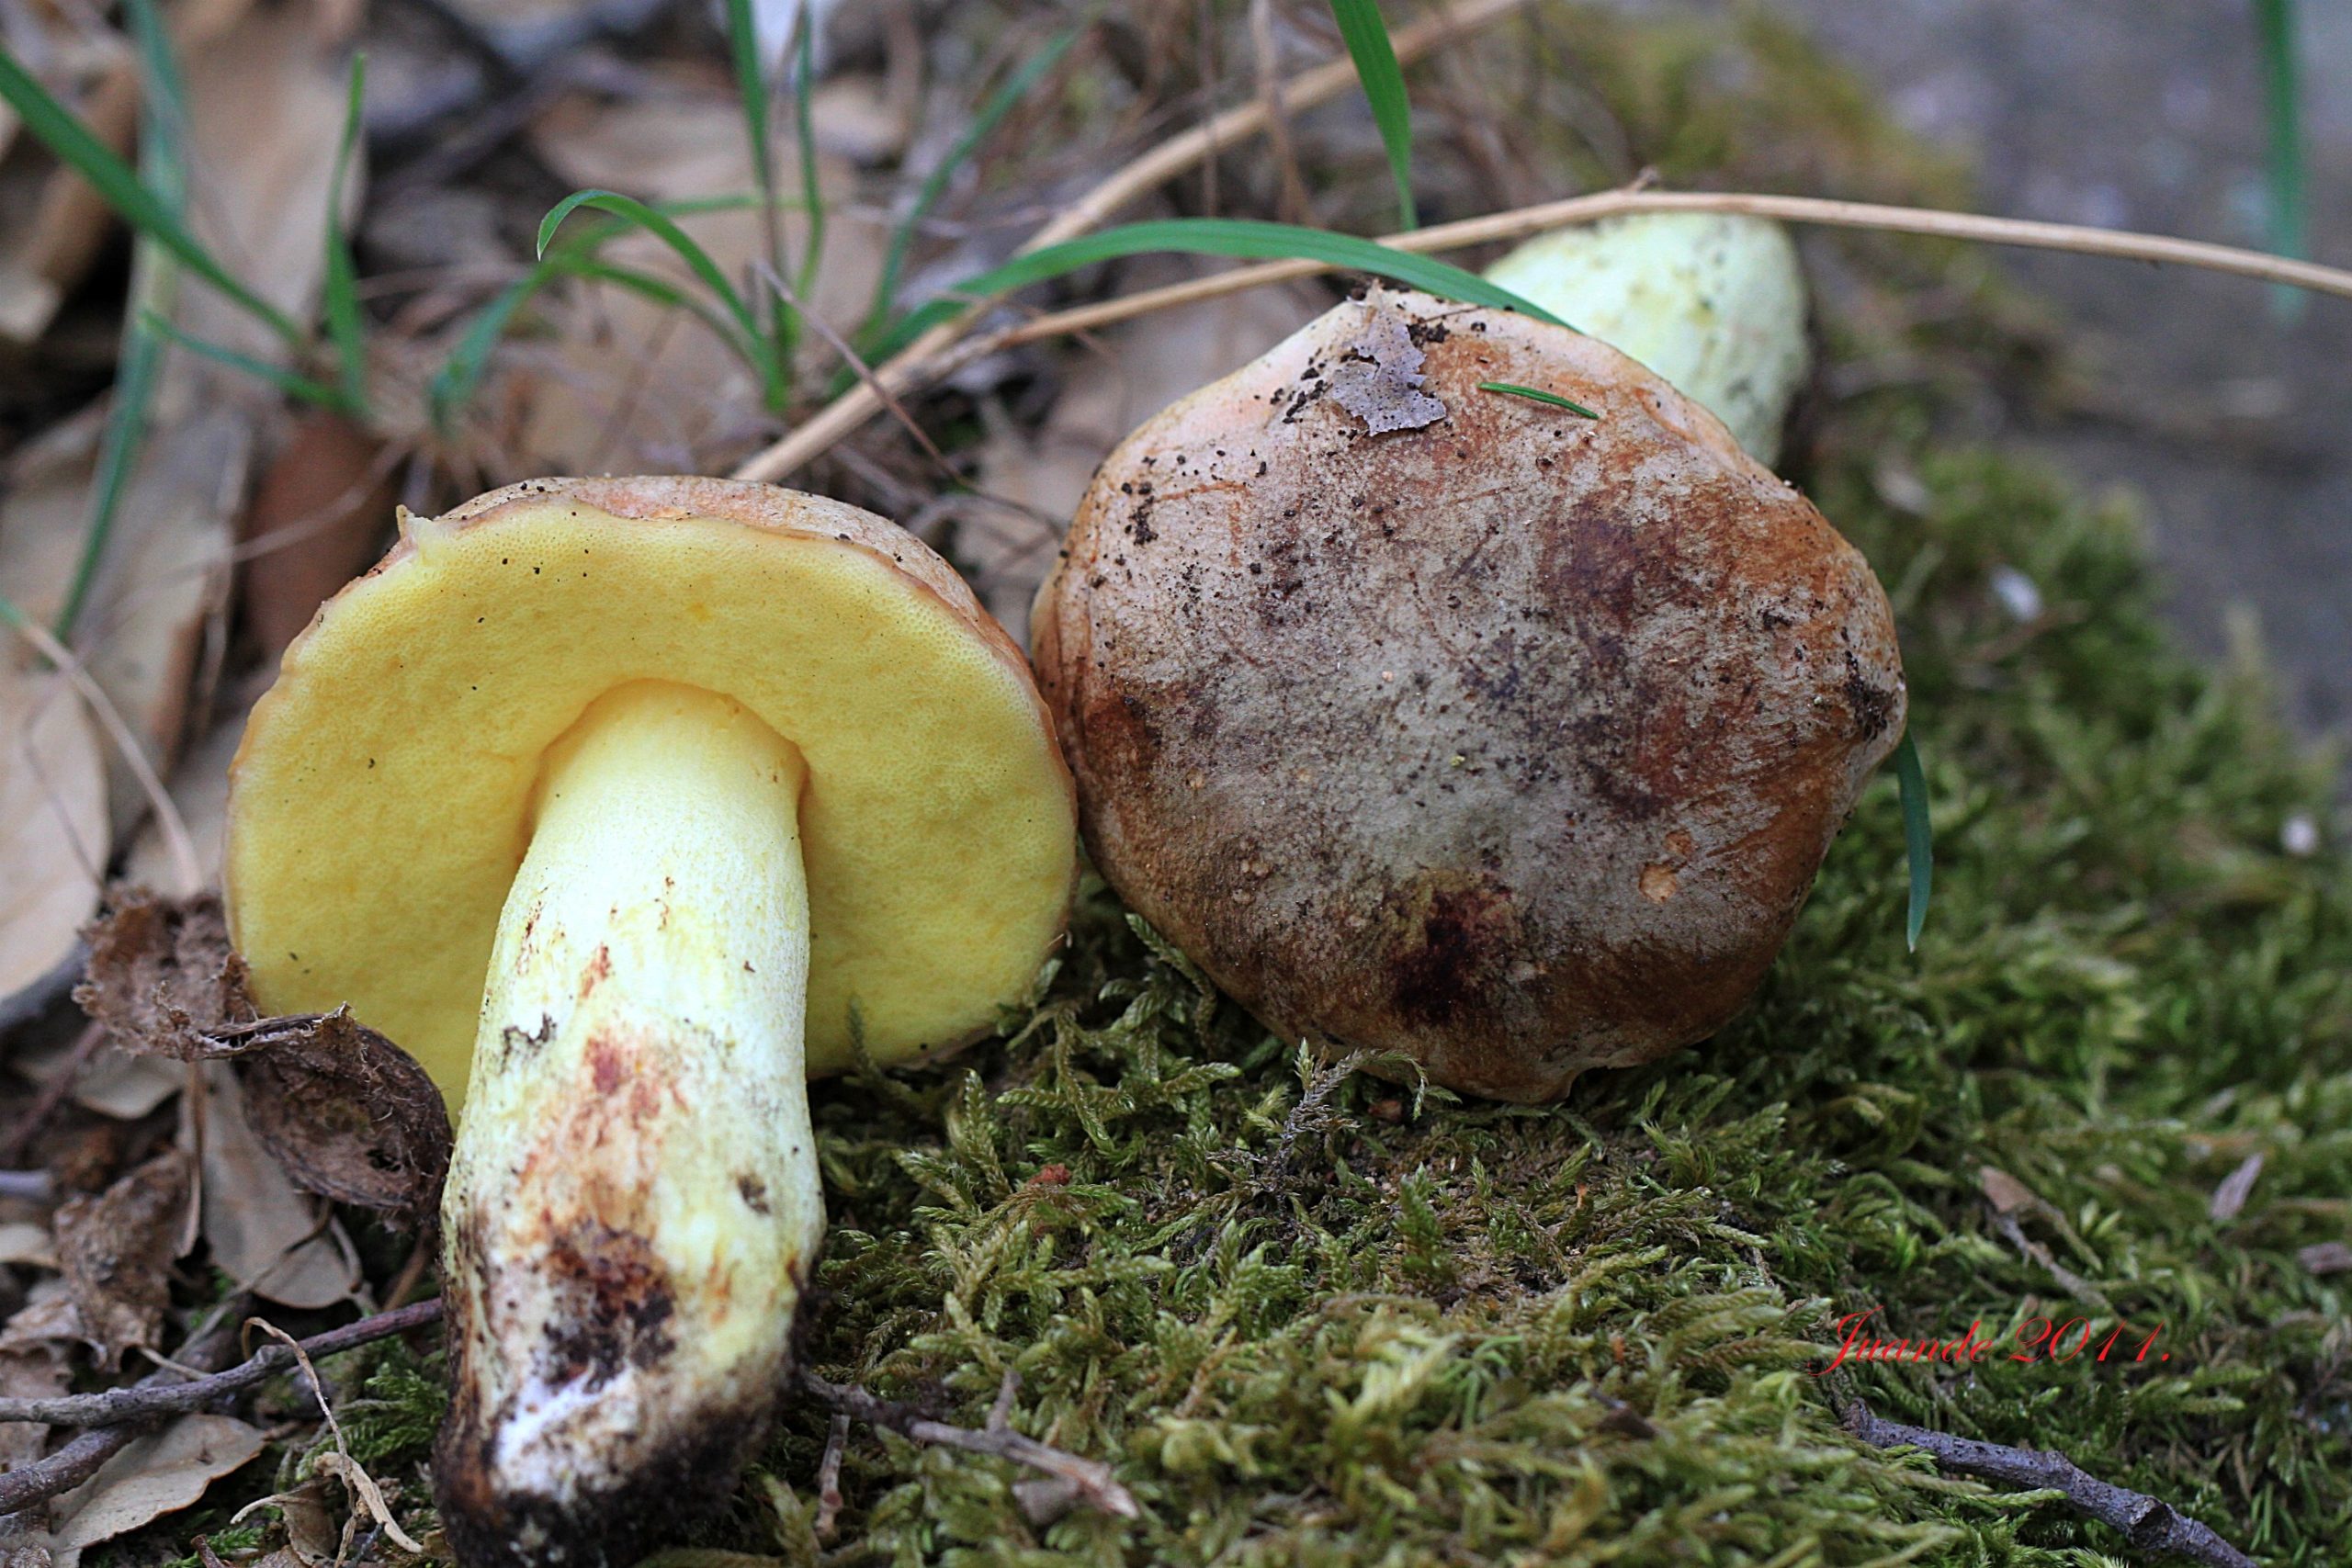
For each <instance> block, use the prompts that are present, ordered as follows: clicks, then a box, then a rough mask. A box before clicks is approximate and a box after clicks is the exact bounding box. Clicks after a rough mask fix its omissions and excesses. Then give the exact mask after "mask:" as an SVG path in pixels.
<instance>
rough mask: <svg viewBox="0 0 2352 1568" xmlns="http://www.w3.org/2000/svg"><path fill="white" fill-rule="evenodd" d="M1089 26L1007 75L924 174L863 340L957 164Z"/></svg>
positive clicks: (892, 297)
mask: <svg viewBox="0 0 2352 1568" xmlns="http://www.w3.org/2000/svg"><path fill="white" fill-rule="evenodd" d="M1084 30H1085V29H1084V28H1083V26H1078V27H1069V28H1063V29H1062V30H1061V31H1060V32H1058V33H1057V34H1055V35H1054V37H1053V38H1052V39H1050V40H1049V41H1048V42H1047V43H1046V47H1045V48H1043V49H1041V50H1039V51H1037V52H1036V53H1035V54H1033V55H1031V56H1030V57H1029V58H1028V59H1027V60H1025V61H1023V62H1022V63H1021V69H1020V70H1018V71H1015V72H1014V73H1012V75H1010V76H1008V77H1006V78H1005V79H1004V81H1003V82H1002V83H1001V85H999V86H998V87H997V90H996V91H995V92H993V93H991V94H989V98H988V101H987V102H986V103H984V104H982V105H981V106H980V109H979V112H978V114H976V115H974V116H973V117H972V122H971V124H969V125H967V126H966V127H965V128H964V134H963V135H962V136H960V137H958V138H956V145H955V146H953V147H951V148H949V149H948V151H947V156H946V157H944V158H942V159H941V160H940V161H939V164H938V166H937V167H936V168H934V169H933V170H932V171H931V174H930V175H928V176H927V177H926V178H925V179H924V180H923V182H922V189H921V190H919V191H917V192H916V193H915V199H914V205H913V206H911V207H910V208H908V209H907V215H906V216H905V217H904V218H902V219H900V220H899V226H898V227H897V229H895V230H894V231H892V232H891V235H890V249H889V251H888V254H886V255H885V256H884V257H883V258H882V275H881V276H879V277H877V278H876V279H875V280H874V302H873V303H872V304H871V305H869V306H868V307H866V312H865V325H864V326H863V327H861V328H860V329H858V336H859V338H860V339H861V340H862V341H866V342H871V341H874V340H875V339H876V338H878V337H879V336H880V334H881V332H882V323H883V321H884V320H885V319H887V318H888V315H889V313H890V307H891V305H892V304H893V303H894V302H895V301H896V300H897V299H898V297H899V278H900V277H901V276H904V275H905V273H906V267H907V253H908V252H909V251H910V250H911V249H912V248H913V246H914V238H915V231H916V230H917V229H918V228H919V227H921V226H922V220H924V219H925V218H927V217H929V216H930V215H931V209H933V207H935V206H937V205H938V203H939V198H940V197H942V196H944V195H945V194H946V191H947V182H948V181H949V180H952V179H954V178H955V177H956V170H958V169H960V168H962V167H963V166H964V165H965V164H967V163H969V162H970V161H971V158H972V155H973V154H974V153H975V152H978V151H979V149H980V146H981V144H982V143H984V142H985V141H988V139H989V137H990V136H991V135H993V134H994V133H995V131H996V128H997V127H998V126H999V125H1000V124H1001V123H1002V122H1003V120H1004V118H1005V116H1007V115H1009V114H1011V113H1012V111H1013V109H1014V108H1015V107H1018V106H1019V105H1020V103H1021V100H1022V99H1023V98H1025V97H1027V96H1029V89H1030V88H1032V87H1035V85H1037V83H1038V80H1039V79H1040V78H1041V77H1043V76H1044V75H1045V74H1046V72H1048V71H1051V70H1052V69H1053V68H1054V67H1055V66H1056V65H1058V64H1059V63H1061V58H1062V56H1063V55H1065V54H1068V53H1069V47H1070V45H1071V44H1073V43H1076V42H1077V41H1078V39H1079V35H1080V33H1081V32H1082V31H1084Z"/></svg>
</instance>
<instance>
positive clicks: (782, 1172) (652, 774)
mask: <svg viewBox="0 0 2352 1568" xmlns="http://www.w3.org/2000/svg"><path fill="white" fill-rule="evenodd" d="M233 778H234V784H233V788H232V799H231V804H230V812H229V829H228V833H229V837H228V852H227V863H226V878H227V883H228V888H229V913H230V918H231V921H232V931H233V934H234V936H235V939H236V942H237V944H238V946H239V948H240V949H241V951H242V952H243V954H244V956H245V958H246V960H247V962H248V963H249V964H250V965H251V968H252V977H253V983H254V990H255V993H256V995H257V998H258V999H259V1000H260V1002H261V1003H262V1005H263V1006H264V1007H266V1008H267V1009H269V1010H273V1011H277V1012H300V1011H311V1010H324V1009H328V1008H332V1007H334V1006H337V1005H340V1004H344V1003H348V1004H350V1006H351V1008H352V1010H353V1011H354V1013H355V1014H356V1016H357V1017H358V1018H359V1019H360V1020H361V1021H365V1022H367V1023H368V1024H369V1025H370V1026H372V1027H373V1028H375V1029H377V1030H378V1031H379V1032H383V1033H385V1034H387V1035H389V1036H390V1037H391V1038H393V1039H394V1040H396V1041H399V1042H401V1043H403V1044H404V1045H406V1046H407V1047H408V1048H409V1049H410V1050H411V1051H412V1052H413V1054H414V1055H416V1056H417V1057H418V1058H419V1059H420V1060H421V1061H422V1062H423V1063H424V1066H426V1068H427V1069H428V1070H429V1071H431V1073H432V1074H433V1076H434V1077H435V1080H436V1081H437V1082H438V1083H439V1084H440V1085H441V1087H442V1089H443V1090H444V1092H445V1093H446V1094H447V1096H448V1097H449V1098H450V1100H452V1101H453V1103H454V1102H457V1101H458V1100H460V1097H462V1100H463V1106H464V1114H463V1118H462V1121H461V1122H460V1126H459V1130H458V1143H457V1154H456V1159H455V1163H454V1165H453V1167H452V1168H451V1172H450V1178H449V1182H448V1187H447V1193H446V1196H445V1199H444V1202H443V1208H442V1224H443V1226H444V1234H445V1236H446V1238H447V1239H446V1243H445V1247H446V1252H445V1257H444V1264H443V1275H444V1279H443V1284H444V1290H445V1292H446V1295H447V1301H448V1303H449V1308H448V1321H449V1337H450V1347H451V1357H450V1369H451V1371H450V1376H451V1381H452V1385H453V1395H454V1397H453V1400H452V1404H451V1409H450V1413H449V1416H448V1418H447V1422H446V1423H445V1425H444V1426H443V1427H442V1430H441V1435H440V1438H439V1442H438V1444H437V1446H436V1448H435V1459H434V1483H435V1495H436V1497H437V1499H438V1502H439V1505H440V1508H441V1517H442V1522H443V1524H444V1526H445V1527H446V1529H447V1533H448V1538H449V1540H450V1543H451V1546H452V1547H453V1548H454V1550H455V1551H456V1554H457V1556H458V1560H459V1562H462V1563H465V1564H467V1565H469V1568H481V1565H487V1564H556V1563H563V1564H575V1563H588V1564H598V1563H615V1564H623V1563H628V1562H633V1561H635V1559H636V1558H637V1557H638V1556H639V1554H640V1553H641V1552H642V1551H644V1550H645V1549H646V1548H647V1547H648V1546H650V1545H651V1544H655V1543H657V1542H658V1541H659V1540H661V1539H662V1535H663V1534H664V1532H665V1531H668V1530H670V1529H673V1528H674V1527H675V1524H676V1523H677V1522H678V1520H679V1518H680V1516H681V1514H682V1512H684V1511H686V1510H689V1509H691V1508H692V1507H693V1506H697V1505H701V1504H706V1503H708V1502H711V1501H715V1500H716V1499H717V1498H718V1497H719V1496H721V1495H724V1494H725V1493H726V1492H727V1491H728V1490H729V1489H730V1488H731V1486H732V1483H733V1478H734V1476H735V1474H736V1473H737V1472H738V1471H739V1469H740V1467H741V1462H742V1461H743V1460H744V1459H745V1457H746V1456H747V1455H748V1453H749V1452H750V1450H751V1448H752V1444H753V1443H754V1442H755V1441H756V1439H757V1438H758V1435H759V1433H760V1431H761V1429H762V1427H763V1423H764V1422H765V1420H766V1419H767V1417H768V1416H769V1414H770V1412H771V1408H772V1406H773V1404H774V1403H775V1398H776V1391H777V1388H778V1386H779V1382H780V1379H781V1377H782V1374H783V1372H784V1371H785V1367H786V1358H787V1355H788V1353H789V1350H790V1346H791V1340H792V1325H793V1315H794V1311H795V1308H796V1306H797V1303H798V1302H799V1300H800V1298H801V1295H802V1293H803V1292H804V1290H805V1289H806V1286H807V1283H808V1280H809V1270H810V1269H811V1268H812V1266H813V1264H814V1262H815V1259H816V1257H817V1251H818V1247H819V1244H820V1239H821V1237H822V1235H823V1231H824V1209H823V1195H822V1191H821V1188H820V1182H819V1178H818V1170H817V1151H816V1144H815V1140H814V1138H813V1137H812V1136H811V1134H810V1129H809V1104H808V1093H807V1088H806V1080H807V1078H808V1077H809V1076H811V1075H814V1074H822V1073H830V1072H837V1071H840V1070H842V1069H843V1068H846V1067H848V1066H852V1065H853V1062H854V1060H855V1058H856V1056H857V1055H858V1053H859V1052H860V1051H861V1050H862V1051H863V1052H865V1053H866V1054H868V1055H870V1057H871V1059H872V1060H874V1061H876V1062H878V1063H891V1062H899V1061H905V1060H909V1059H912V1058H917V1057H924V1056H929V1055H933V1054H937V1053H942V1052H945V1051H947V1050H950V1049H953V1048H954V1047H956V1046H957V1045H959V1044H961V1043H964V1042H966V1041H967V1040H970V1039H971V1038H973V1037H975V1036H976V1035H978V1034H980V1033H982V1032H986V1031H987V1030H988V1029H989V1026H990V1024H991V1022H992V1021H993V1020H994V1018H995V1017H996V1014H997V1010H998V1009H999V1008H1000V1007H1001V1005H1003V1004H1004V1003H1006V1002H1008V1001H1010V1000H1012V999H1015V998H1018V997H1019V996H1021V995H1022V994H1023V991H1024V989H1025V988H1026V987H1028V986H1029V985H1030V984H1031V983H1032V982H1033V980H1034V979H1035V975H1036V972H1037V969H1038V967H1039V965H1040V964H1041V963H1042V962H1043V961H1044V959H1045V958H1046V953H1047V951H1048V949H1049V948H1051V947H1052V946H1053V945H1054V943H1055V942H1057V940H1058V939H1059V936H1060V933H1061V931H1062V928H1063V920H1064V918H1065V916H1066V913H1067V908H1068V904H1069V897H1070V893H1071V889H1072V887H1073V886H1074V878H1075V873H1076V856H1077V847H1076V834H1075V830H1074V818H1075V806H1074V803H1073V800H1072V797H1071V793H1070V784H1069V774H1068V773H1067V771H1066V770H1065V768H1064V766H1063V763H1062V761H1061V757H1060V755H1059V752H1058V751H1057V748H1056V746H1055V741H1054V735H1053V730H1052V727H1051V725H1050V723H1049V721H1048V719H1047V717H1046V713H1045V710H1044V708H1043V706H1042V705H1041V704H1040V702H1039V700H1038V697H1037V694H1036V690H1035V686H1034V685H1033V683H1032V682H1031V680H1030V677H1029V673H1028V670H1027V667H1026V666H1025V664H1024V663H1023V660H1022V659H1021V656H1020V654H1019V652H1018V651H1017V650H1016V649H1015V648H1014V646H1013V644H1012V641H1011V639H1010V638H1008V637H1006V636H1005V634H1004V632H1003V631H1002V629H1001V627H999V626H997V625H996V623H995V622H993V621H991V620H989V618H988V616H987V615H985V614H984V613H983V612H982V611H981V610H980V608H979V606H978V604H977V603H976V602H975V601H974V599H973V597H972V594H971V592H970V591H969V590H968V589H967V588H966V586H965V585H964V583H963V582H962V581H960V580H959V579H957V577H956V575H955V573H954V571H953V570H951V569H950V568H949V567H948V566H947V565H946V563H945V562H944V561H942V560H941V559H940V558H938V557H937V556H935V555H933V553H932V552H931V551H930V550H928V549H926V548H924V547H923V546H922V545H921V544H919V543H918V542H916V541H915V540H914V539H913V538H912V537H910V536H908V535H907V534H905V533H903V532H901V531H900V530H899V529H898V528H897V527H895V526H893V525H890V524H888V523H886V522H884V521H882V520H881V519H879V518H877V517H874V516H871V515H869V514H868V513H864V512H860V511H858V510H856V509H855V508H854V507H849V506H845V505H842V504H840V503H839V502H831V501H827V500H823V499H820V498H819V497H816V496H809V495H800V494H796V493H794V492H792V491H783V490H776V489H772V488H770V487H767V486H763V485H752V484H739V483H730V482H727V481H722V480H717V479H544V480H539V481H536V482H533V483H526V484H520V485H515V486H512V487H510V488H508V489H505V490H502V491H496V492H494V493H492V494H490V495H486V496H483V497H481V499H479V500H477V501H474V502H470V503H469V504H467V505H465V506H462V507H460V508H458V510H457V511H455V512H452V513H448V514H447V516H444V517H439V518H431V519H427V518H420V517H414V516H411V515H409V514H407V513H402V515H401V540H400V542H399V543H398V544H397V545H396V546H395V547H394V548H393V549H392V551H391V553H390V555H389V556H387V557H386V558H385V559H384V560H383V561H382V562H380V563H379V565H377V566H376V567H375V568H374V570H371V571H369V572H368V575H367V576H365V577H363V578H361V579H359V580H357V581H355V582H353V583H352V584H351V585H350V586H348V587H346V588H345V590H344V591H343V592H341V593H340V594H338V595H337V596H336V597H335V598H334V599H333V600H332V601H330V602H329V603H328V604H327V605H326V606H325V607H324V608H323V609H322V611H321V612H320V614H319V615H318V618H317V619H316V620H315V621H314V622H313V623H312V624H311V626H310V628H309V629H308V630H307V631H306V632H304V634H303V635H302V637H300V639H298V640H297V641H296V643H295V644H294V646H293V647H292V648H291V649H288V652H287V654H286V658H285V662H284V665H283V667H282V671H281V672H280V674H279V676H278V679H277V684H276V685H275V686H274V687H273V688H272V689H271V690H270V692H269V693H268V694H267V695H266V696H265V697H264V698H263V699H262V701H261V703H260V704H259V705H257V706H256V707H255V709H254V715H253V718H252V720H251V722H250V724H249V726H248V728H247V729H246V733H245V738H244V742H243V746H242V748H241V749H240V750H239V752H238V755H237V761H236V765H235V769H234V773H233ZM469 1075H470V1080H469Z"/></svg>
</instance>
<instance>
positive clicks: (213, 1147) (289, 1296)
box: [180, 1062, 359, 1308]
mask: <svg viewBox="0 0 2352 1568" xmlns="http://www.w3.org/2000/svg"><path fill="white" fill-rule="evenodd" d="M180 1070H181V1071H182V1072H185V1071H186V1070H187V1069H185V1068H182V1069H180ZM197 1071H198V1073H199V1074H201V1075H202V1077H203V1084H204V1100H203V1103H204V1111H205V1115H204V1124H203V1127H202V1130H201V1132H202V1137H201V1146H202V1150H203V1172H204V1205H203V1207H204V1213H203V1226H204V1241H205V1245H206V1246H207V1247H210V1248H211V1249H212V1263H213V1266H214V1267H215V1268H218V1269H220V1270H222V1271H223V1272H224V1273H226V1274H228V1275H229V1277H230V1278H232V1279H233V1280H237V1281H238V1282H239V1283H240V1284H242V1285H243V1286H244V1287H245V1288H247V1289H248V1290H250V1291H252V1292H254V1294H255V1295H257V1296H262V1297H266V1299H268V1300H270V1301H273V1302H277V1303H280V1304H282V1305H285V1306H290V1307H305V1308H317V1307H324V1306H332V1305H334V1303H337V1302H340V1301H345V1300H348V1299H349V1298H350V1296H351V1292H352V1289H353V1287H354V1286H355V1285H356V1284H357V1282H358V1275H359V1270H358V1268H357V1266H356V1262H355V1261H354V1259H352V1258H350V1257H348V1256H347V1255H346V1248H345V1245H344V1243H343V1239H342V1238H341V1237H340V1236H339V1235H335V1234H333V1232H332V1229H331V1227H328V1226H327V1225H325V1224H322V1216H321V1215H320V1213H319V1201H318V1200H317V1199H315V1198H311V1197H308V1196H306V1195H305V1194H304V1193H303V1192H302V1190H301V1189H300V1188H299V1187H297V1186H296V1185H295V1183H294V1179H293V1178H292V1177H290V1176H289V1175H288V1174H287V1171H286V1168H285V1167H284V1166H282V1165H280V1164H279V1163H278V1162H277V1159H276V1158H274V1157H273V1156H271V1154H270V1152H269V1150H268V1149H267V1148H266V1146H264V1145H263V1143H262V1141H261V1140H260V1139H259V1138H258V1137H256V1136H254V1131H253V1125H252V1115H251V1113H250V1111H249V1110H248V1109H247V1100H246V1096H245V1093H244V1091H243V1089H242V1088H241V1087H240V1086H239V1083H238V1078H237V1068H236V1066H235V1064H233V1063H231V1062H207V1063H205V1064H203V1065H202V1066H199V1067H198V1069H197ZM193 1132H194V1129H191V1134H193ZM193 1141H195V1139H194V1138H193V1136H191V1142H193Z"/></svg>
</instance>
